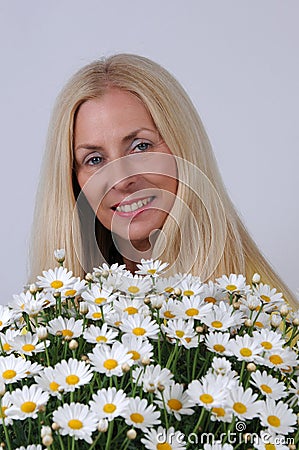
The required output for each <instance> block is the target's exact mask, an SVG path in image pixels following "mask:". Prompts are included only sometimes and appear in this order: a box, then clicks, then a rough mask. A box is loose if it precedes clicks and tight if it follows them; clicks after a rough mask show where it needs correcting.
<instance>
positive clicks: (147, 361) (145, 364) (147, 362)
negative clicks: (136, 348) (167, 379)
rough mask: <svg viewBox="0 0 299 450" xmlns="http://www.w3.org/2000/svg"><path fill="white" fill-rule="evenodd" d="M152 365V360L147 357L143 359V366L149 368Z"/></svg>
mask: <svg viewBox="0 0 299 450" xmlns="http://www.w3.org/2000/svg"><path fill="white" fill-rule="evenodd" d="M150 363H151V360H150V359H149V358H148V357H147V356H145V357H144V358H142V360H141V364H142V365H143V366H148V365H149V364H150Z"/></svg>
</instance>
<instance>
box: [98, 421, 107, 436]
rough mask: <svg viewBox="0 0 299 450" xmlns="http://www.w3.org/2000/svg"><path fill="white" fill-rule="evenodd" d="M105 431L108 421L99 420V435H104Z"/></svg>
mask: <svg viewBox="0 0 299 450" xmlns="http://www.w3.org/2000/svg"><path fill="white" fill-rule="evenodd" d="M107 430H108V420H107V419H100V420H99V423H98V431H99V432H100V433H106V431H107Z"/></svg>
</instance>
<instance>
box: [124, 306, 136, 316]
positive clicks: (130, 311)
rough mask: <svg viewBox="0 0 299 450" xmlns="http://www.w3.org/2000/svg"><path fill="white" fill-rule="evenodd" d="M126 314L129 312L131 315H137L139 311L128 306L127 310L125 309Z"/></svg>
mask: <svg viewBox="0 0 299 450" xmlns="http://www.w3.org/2000/svg"><path fill="white" fill-rule="evenodd" d="M124 312H127V313H128V314H129V315H132V314H137V313H138V309H137V308H134V306H128V307H127V308H126V309H124Z"/></svg>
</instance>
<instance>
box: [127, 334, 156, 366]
mask: <svg viewBox="0 0 299 450" xmlns="http://www.w3.org/2000/svg"><path fill="white" fill-rule="evenodd" d="M121 342H122V343H123V344H124V346H125V347H126V348H127V349H128V350H127V353H128V354H129V355H131V357H132V359H133V360H134V363H135V364H138V365H141V364H142V361H144V360H147V361H150V360H151V358H152V357H153V346H152V344H151V343H150V342H148V341H145V340H144V339H142V338H141V337H138V336H134V335H133V334H124V335H123V336H122V338H121Z"/></svg>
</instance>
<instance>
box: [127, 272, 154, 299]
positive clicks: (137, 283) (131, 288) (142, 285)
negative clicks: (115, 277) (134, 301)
mask: <svg viewBox="0 0 299 450" xmlns="http://www.w3.org/2000/svg"><path fill="white" fill-rule="evenodd" d="M122 281H123V284H122V286H121V290H122V291H123V292H125V293H126V294H128V295H132V296H134V297H144V296H145V294H147V293H149V291H150V290H151V288H152V282H151V280H150V279H148V278H144V277H141V276H138V275H134V276H133V275H130V276H124V277H123V280H122Z"/></svg>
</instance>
